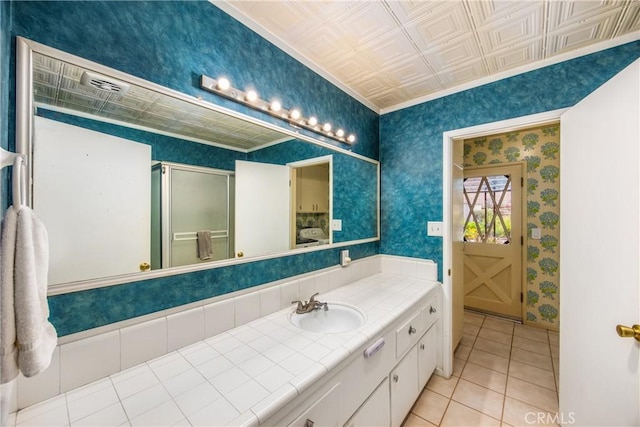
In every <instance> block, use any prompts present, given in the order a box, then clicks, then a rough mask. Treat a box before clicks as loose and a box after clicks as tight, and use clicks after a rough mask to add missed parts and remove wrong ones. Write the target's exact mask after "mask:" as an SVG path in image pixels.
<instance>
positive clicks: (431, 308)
mask: <svg viewBox="0 0 640 427" xmlns="http://www.w3.org/2000/svg"><path fill="white" fill-rule="evenodd" d="M436 311H438V310H436V309H435V308H433V306H432V305H430V306H429V313H431V314H433V313H435V312H436Z"/></svg>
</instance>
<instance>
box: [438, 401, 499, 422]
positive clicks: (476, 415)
mask: <svg viewBox="0 0 640 427" xmlns="http://www.w3.org/2000/svg"><path fill="white" fill-rule="evenodd" d="M499 425H500V421H498V420H496V419H495V418H491V417H490V416H488V415H485V414H483V413H481V412H478V411H476V410H475V409H471V408H469V407H466V406H464V405H462V404H460V403H458V402H455V401H451V403H450V404H449V407H448V408H447V412H446V413H445V414H444V418H443V419H442V423H441V424H440V426H441V427H474V426H486V427H492V426H496V427H497V426H499Z"/></svg>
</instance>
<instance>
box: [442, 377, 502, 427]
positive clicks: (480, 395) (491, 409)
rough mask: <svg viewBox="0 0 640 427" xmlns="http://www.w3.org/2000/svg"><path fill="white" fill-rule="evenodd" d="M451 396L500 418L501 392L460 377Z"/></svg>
mask: <svg viewBox="0 0 640 427" xmlns="http://www.w3.org/2000/svg"><path fill="white" fill-rule="evenodd" d="M451 398H452V399H453V400H455V401H456V402H458V403H462V404H463V405H466V406H468V407H470V408H472V409H475V410H476V411H480V412H482V413H483V414H485V415H489V416H490V417H493V418H496V419H501V418H502V403H503V401H504V394H503V393H496V392H495V391H493V390H489V389H488V388H484V387H481V386H479V385H477V384H474V383H471V382H469V381H465V380H462V379H461V380H460V382H459V383H458V386H457V387H456V391H455V393H453V396H452V397H451Z"/></svg>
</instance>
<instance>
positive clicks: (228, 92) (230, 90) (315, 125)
mask: <svg viewBox="0 0 640 427" xmlns="http://www.w3.org/2000/svg"><path fill="white" fill-rule="evenodd" d="M200 87H201V88H202V89H204V90H206V91H209V92H213V93H215V94H216V95H220V96H223V97H225V98H227V99H231V100H232V101H235V102H237V103H240V104H242V105H246V106H247V107H251V108H253V109H255V110H258V111H262V112H263V113H267V114H269V115H271V116H273V117H277V118H279V119H282V120H284V121H286V122H289V124H290V125H292V126H297V127H300V128H304V129H307V130H310V131H312V132H315V133H317V134H320V135H322V136H326V137H327V138H331V139H334V140H336V141H339V142H343V143H345V144H353V143H354V142H355V141H356V136H355V135H354V134H349V135H346V133H345V131H344V130H343V129H336V130H335V131H334V130H333V129H332V126H331V123H328V122H326V123H320V122H319V121H318V119H317V118H315V117H308V118H306V117H304V116H303V115H302V113H301V112H300V110H299V109H297V108H293V109H291V110H288V109H286V108H284V107H283V106H282V104H281V103H280V101H278V100H273V101H271V102H267V101H265V100H263V99H260V96H259V95H258V93H257V92H256V91H255V90H247V91H246V92H244V91H242V90H240V89H236V88H234V87H233V86H231V83H230V82H229V80H227V79H225V78H220V79H218V80H216V79H212V78H211V77H207V76H205V75H202V76H201V77H200Z"/></svg>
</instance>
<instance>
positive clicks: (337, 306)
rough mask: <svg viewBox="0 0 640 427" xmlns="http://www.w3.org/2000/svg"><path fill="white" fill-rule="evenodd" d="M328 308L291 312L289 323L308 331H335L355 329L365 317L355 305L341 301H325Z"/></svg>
mask: <svg viewBox="0 0 640 427" xmlns="http://www.w3.org/2000/svg"><path fill="white" fill-rule="evenodd" d="M327 306H328V307H329V309H328V310H326V311H325V310H324V309H323V308H321V309H319V310H315V311H312V312H310V313H304V314H297V313H296V312H295V310H294V311H293V313H291V316H290V317H289V320H290V321H291V324H292V325H294V326H296V327H298V328H300V329H304V330H305V331H309V332H321V333H336V332H347V331H351V330H354V329H357V328H359V327H360V325H362V324H363V323H364V321H365V319H366V316H365V314H364V313H363V312H362V311H361V310H360V309H359V308H357V307H355V306H353V305H349V304H345V303H342V302H327Z"/></svg>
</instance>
